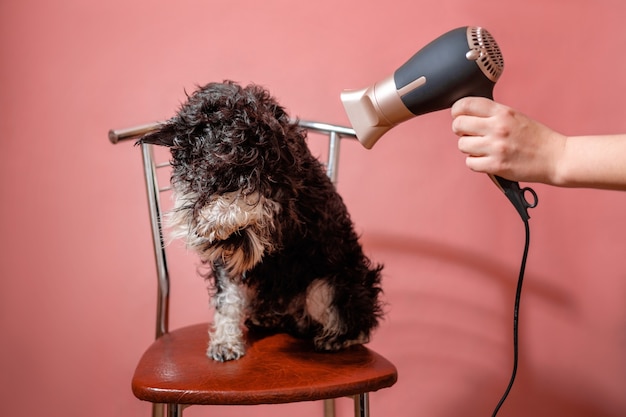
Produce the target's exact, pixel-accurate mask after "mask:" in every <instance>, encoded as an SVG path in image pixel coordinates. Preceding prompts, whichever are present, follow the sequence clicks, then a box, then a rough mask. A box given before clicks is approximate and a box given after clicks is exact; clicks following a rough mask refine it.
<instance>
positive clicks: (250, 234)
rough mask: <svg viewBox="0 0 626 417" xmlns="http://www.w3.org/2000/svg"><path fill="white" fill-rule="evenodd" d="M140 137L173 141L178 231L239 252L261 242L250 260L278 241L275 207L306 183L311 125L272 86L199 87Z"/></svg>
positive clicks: (190, 239)
mask: <svg viewBox="0 0 626 417" xmlns="http://www.w3.org/2000/svg"><path fill="white" fill-rule="evenodd" d="M140 142H141V143H150V144H156V145H163V146H168V147H169V148H170V149H171V152H172V161H171V162H172V167H173V171H172V178H171V180H172V186H173V189H174V193H175V195H176V207H175V210H174V212H173V213H172V218H171V219H170V225H171V226H173V227H175V228H176V227H178V228H179V230H178V231H174V232H173V235H174V236H173V237H185V238H186V239H187V243H188V245H189V246H192V247H194V246H195V247H197V248H199V249H201V251H206V248H207V243H208V245H209V246H211V245H213V244H215V243H219V245H221V247H222V249H223V250H224V251H229V253H233V254H234V253H238V252H239V249H235V248H237V247H241V246H250V247H257V249H258V250H255V251H254V252H256V254H255V255H253V256H252V255H250V253H249V252H250V251H248V250H246V251H245V252H246V254H245V256H244V255H242V256H243V257H245V258H246V259H247V260H246V261H245V262H244V261H242V262H240V263H241V264H242V266H244V265H243V264H245V266H246V267H249V266H250V265H251V264H254V263H255V262H256V261H258V260H259V259H260V256H261V255H260V254H259V253H262V252H264V251H266V250H267V249H268V247H269V246H271V243H270V241H271V240H272V238H270V234H271V233H272V232H271V230H275V224H274V215H275V214H276V213H278V212H280V211H281V210H282V206H283V204H289V202H290V201H293V199H294V198H295V195H296V194H297V193H298V190H299V189H301V188H302V187H301V185H300V184H299V183H298V181H300V179H299V174H298V172H299V171H301V170H303V169H306V164H307V161H308V158H307V155H310V154H309V153H308V152H309V151H308V148H307V145H306V141H305V130H303V129H302V128H300V127H299V126H298V125H297V123H293V122H291V121H290V119H289V117H288V115H287V113H286V112H285V110H284V109H283V108H282V107H281V106H280V105H279V104H278V103H277V101H276V100H275V99H274V98H272V97H271V96H270V94H269V93H268V92H267V91H266V90H265V89H263V88H261V87H259V86H256V85H249V86H247V87H241V86H239V85H237V84H235V83H233V82H231V81H225V82H224V83H210V84H207V85H205V86H203V87H200V88H199V89H198V90H197V91H195V92H194V93H193V94H191V95H190V96H188V100H187V101H186V102H185V103H184V104H183V105H182V106H181V108H180V110H179V111H178V113H177V114H176V115H175V116H174V117H172V118H171V119H170V120H168V121H167V122H165V123H164V124H163V125H162V126H161V127H160V129H159V130H158V131H155V132H153V133H150V134H148V135H146V136H144V137H143V138H142V139H140ZM226 246H228V248H227V247H226ZM216 256H217V255H216ZM220 256H222V257H223V255H220ZM242 256H234V255H233V256H229V257H230V258H237V257H239V258H241V257H242ZM240 269H245V268H240Z"/></svg>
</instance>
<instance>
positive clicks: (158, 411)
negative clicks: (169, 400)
mask: <svg viewBox="0 0 626 417" xmlns="http://www.w3.org/2000/svg"><path fill="white" fill-rule="evenodd" d="M152 417H166V416H165V404H152Z"/></svg>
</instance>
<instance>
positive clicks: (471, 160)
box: [465, 155, 490, 173]
mask: <svg viewBox="0 0 626 417" xmlns="http://www.w3.org/2000/svg"><path fill="white" fill-rule="evenodd" d="M465 165H466V166H467V167H468V168H469V169H470V170H472V171H474V172H483V173H489V172H490V171H489V167H490V159H489V157H486V156H475V155H468V156H467V158H465Z"/></svg>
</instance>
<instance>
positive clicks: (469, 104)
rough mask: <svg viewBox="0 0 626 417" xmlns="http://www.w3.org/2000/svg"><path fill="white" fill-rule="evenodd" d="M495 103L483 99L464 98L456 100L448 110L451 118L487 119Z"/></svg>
mask: <svg viewBox="0 0 626 417" xmlns="http://www.w3.org/2000/svg"><path fill="white" fill-rule="evenodd" d="M494 105H495V102H494V101H493V100H490V99H488V98H485V97H464V98H462V99H460V100H457V101H456V102H455V103H454V104H453V105H452V108H451V109H450V112H451V114H452V117H453V118H456V117H458V116H461V115H467V116H476V117H489V116H491V115H492V114H493V108H494Z"/></svg>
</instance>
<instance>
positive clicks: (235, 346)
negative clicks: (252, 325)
mask: <svg viewBox="0 0 626 417" xmlns="http://www.w3.org/2000/svg"><path fill="white" fill-rule="evenodd" d="M216 281H217V282H216V284H217V293H216V294H215V296H214V297H213V303H214V304H215V316H214V318H213V327H212V329H211V330H210V331H209V348H208V350H207V356H209V357H210V358H212V359H214V360H216V361H220V362H224V361H229V360H234V359H239V358H240V357H241V356H243V355H244V353H245V343H244V335H243V329H242V320H243V315H244V311H245V306H246V293H245V291H244V290H243V288H242V285H241V284H238V283H236V282H233V281H232V280H231V279H230V278H229V277H228V274H227V273H226V272H225V271H219V272H217V273H216Z"/></svg>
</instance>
